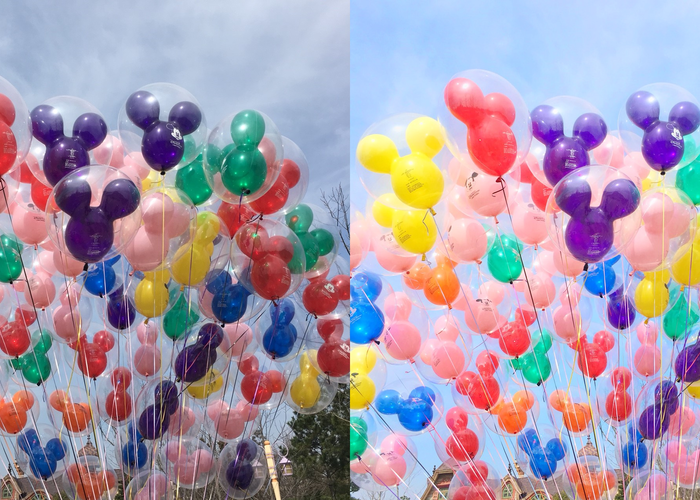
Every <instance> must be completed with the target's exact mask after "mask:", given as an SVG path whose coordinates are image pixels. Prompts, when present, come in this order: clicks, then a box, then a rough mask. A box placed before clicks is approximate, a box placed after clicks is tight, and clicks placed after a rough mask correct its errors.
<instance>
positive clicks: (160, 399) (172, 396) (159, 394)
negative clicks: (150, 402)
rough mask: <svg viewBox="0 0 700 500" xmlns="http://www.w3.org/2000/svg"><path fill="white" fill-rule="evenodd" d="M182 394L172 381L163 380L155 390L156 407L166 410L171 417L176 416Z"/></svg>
mask: <svg viewBox="0 0 700 500" xmlns="http://www.w3.org/2000/svg"><path fill="white" fill-rule="evenodd" d="M179 394H180V393H179V392H178V390H177V386H176V385H175V383H174V382H173V381H171V380H163V381H162V382H161V383H160V384H158V385H157V386H156V387H155V389H154V390H153V396H154V400H155V402H156V406H160V407H161V408H164V409H165V410H166V411H167V412H168V414H169V415H172V414H174V413H175V412H176V411H177V409H178V408H179V406H180V395H179Z"/></svg>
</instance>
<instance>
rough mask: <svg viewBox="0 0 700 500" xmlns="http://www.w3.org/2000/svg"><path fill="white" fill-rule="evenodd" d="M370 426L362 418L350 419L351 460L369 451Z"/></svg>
mask: <svg viewBox="0 0 700 500" xmlns="http://www.w3.org/2000/svg"><path fill="white" fill-rule="evenodd" d="M367 440H368V426H367V422H365V421H364V420H362V419H361V418H360V417H350V460H354V459H356V458H357V457H359V456H362V454H363V453H364V452H365V451H366V450H367V445H368V443H367Z"/></svg>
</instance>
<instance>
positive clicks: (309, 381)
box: [289, 374, 321, 408]
mask: <svg viewBox="0 0 700 500" xmlns="http://www.w3.org/2000/svg"><path fill="white" fill-rule="evenodd" d="M289 396H290V397H291V398H292V401H294V404H296V405H297V406H298V407H299V408H311V407H312V406H314V405H315V404H316V403H317V402H318V398H320V397H321V386H320V385H319V383H318V380H316V376H311V375H304V374H302V375H300V376H299V377H297V378H296V379H295V380H294V382H292V385H291V386H290V388H289Z"/></svg>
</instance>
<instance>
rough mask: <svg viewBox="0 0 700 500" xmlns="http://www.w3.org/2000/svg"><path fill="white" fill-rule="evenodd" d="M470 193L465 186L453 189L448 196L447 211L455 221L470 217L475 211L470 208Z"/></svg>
mask: <svg viewBox="0 0 700 500" xmlns="http://www.w3.org/2000/svg"><path fill="white" fill-rule="evenodd" d="M468 197H469V192H468V191H467V188H466V187H463V185H459V186H455V187H453V188H452V189H451V190H450V192H449V193H448V195H447V211H448V213H449V214H450V215H451V216H452V217H454V218H455V219H461V218H463V217H467V218H468V217H469V216H471V215H473V213H474V211H473V210H472V208H471V207H470V206H469V203H468V201H467V198H468Z"/></svg>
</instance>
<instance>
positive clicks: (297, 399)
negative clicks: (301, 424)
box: [285, 349, 338, 415]
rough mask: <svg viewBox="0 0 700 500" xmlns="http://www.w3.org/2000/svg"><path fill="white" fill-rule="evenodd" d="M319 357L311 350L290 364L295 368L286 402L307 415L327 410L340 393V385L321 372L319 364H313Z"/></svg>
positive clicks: (292, 372)
mask: <svg viewBox="0 0 700 500" xmlns="http://www.w3.org/2000/svg"><path fill="white" fill-rule="evenodd" d="M317 356H318V351H316V350H315V349H309V350H307V351H306V352H302V353H301V354H300V355H299V356H298V357H297V359H295V360H292V361H290V362H289V363H290V364H293V367H292V369H291V372H290V374H289V391H288V392H287V394H286V399H285V401H286V403H287V404H288V405H289V406H290V407H291V408H293V409H294V411H296V412H298V413H301V414H305V415H311V414H314V413H318V412H320V411H322V410H324V409H325V408H327V407H328V405H329V404H331V402H332V401H333V398H334V397H335V394H336V392H337V391H338V383H337V382H336V381H334V380H330V379H329V378H328V377H327V376H326V375H325V374H324V373H321V372H319V371H318V369H317V368H316V366H315V365H316V364H317V363H314V362H312V359H313V358H316V357H317Z"/></svg>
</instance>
